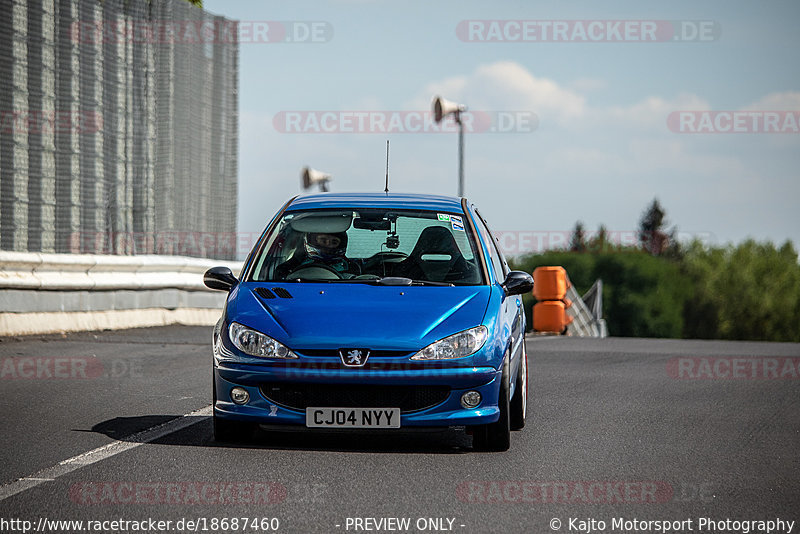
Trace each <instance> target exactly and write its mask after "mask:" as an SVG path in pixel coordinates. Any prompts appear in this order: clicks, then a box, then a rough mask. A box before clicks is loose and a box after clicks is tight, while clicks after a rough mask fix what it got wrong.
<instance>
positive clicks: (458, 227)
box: [450, 220, 464, 232]
mask: <svg viewBox="0 0 800 534" xmlns="http://www.w3.org/2000/svg"><path fill="white" fill-rule="evenodd" d="M450 224H451V225H452V226H453V230H460V231H462V232H463V231H464V224H463V223H457V222H456V221H453V220H451V221H450Z"/></svg>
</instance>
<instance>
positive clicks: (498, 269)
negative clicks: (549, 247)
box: [473, 206, 525, 384]
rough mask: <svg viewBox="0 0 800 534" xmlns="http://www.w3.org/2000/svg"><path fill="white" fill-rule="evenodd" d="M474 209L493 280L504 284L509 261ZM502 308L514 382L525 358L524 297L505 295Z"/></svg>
mask: <svg viewBox="0 0 800 534" xmlns="http://www.w3.org/2000/svg"><path fill="white" fill-rule="evenodd" d="M473 211H474V212H475V215H476V216H477V218H478V225H477V226H478V231H479V232H480V233H481V236H482V237H483V241H484V243H486V248H487V249H488V253H489V260H490V262H491V264H492V271H493V272H492V277H493V280H492V282H493V283H495V284H502V283H503V282H504V281H505V279H506V275H507V274H508V272H509V270H510V269H509V267H508V262H507V261H506V259H505V257H504V256H503V253H502V252H501V251H500V248H499V247H498V242H497V239H495V237H494V235H493V234H492V232H491V230H490V229H489V225H488V224H487V223H486V220H485V219H484V218H483V216H482V215H481V214H480V212H479V211H478V210H477V209H476V208H475V207H474V206H473ZM501 306H502V309H501V310H500V317H501V324H502V328H503V330H504V331H507V332H509V333H510V338H509V343H508V345H509V346H510V347H511V362H510V364H511V367H510V369H511V373H510V376H509V378H510V379H511V380H512V384H513V383H514V381H513V378H514V377H516V374H517V372H519V365H520V363H521V362H522V360H523V358H522V357H521V356H522V351H523V343H522V341H523V340H522V338H523V336H524V335H525V326H524V325H525V317H524V315H523V310H522V297H521V296H520V295H513V296H510V297H505V298H504V299H503V301H502V304H501Z"/></svg>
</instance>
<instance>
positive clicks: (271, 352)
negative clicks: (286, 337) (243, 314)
mask: <svg viewBox="0 0 800 534" xmlns="http://www.w3.org/2000/svg"><path fill="white" fill-rule="evenodd" d="M228 336H229V337H230V339H231V342H232V343H233V344H234V346H236V348H237V349H239V350H240V351H242V352H244V353H245V354H249V355H250V356H259V357H262V358H297V354H295V353H294V352H292V351H291V350H289V348H288V347H287V346H286V345H283V344H282V343H279V342H277V341H275V340H274V339H272V338H271V337H269V336H267V335H264V334H262V333H261V332H258V331H256V330H253V329H252V328H247V327H246V326H244V325H240V324H239V323H231V325H230V326H229V327H228Z"/></svg>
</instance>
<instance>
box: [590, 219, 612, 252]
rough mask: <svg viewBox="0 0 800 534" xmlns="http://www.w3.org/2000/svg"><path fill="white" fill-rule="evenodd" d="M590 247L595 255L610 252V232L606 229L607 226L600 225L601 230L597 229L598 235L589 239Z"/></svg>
mask: <svg viewBox="0 0 800 534" xmlns="http://www.w3.org/2000/svg"><path fill="white" fill-rule="evenodd" d="M588 247H589V250H591V251H592V252H594V253H598V252H608V251H609V249H610V246H609V243H608V230H607V229H606V225H604V224H601V225H600V228H598V229H597V234H595V235H594V236H593V237H592V238H591V239H589V244H588Z"/></svg>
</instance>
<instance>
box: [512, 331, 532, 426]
mask: <svg viewBox="0 0 800 534" xmlns="http://www.w3.org/2000/svg"><path fill="white" fill-rule="evenodd" d="M527 414H528V349H527V347H526V346H525V341H524V339H523V341H522V363H520V369H519V372H518V373H517V385H516V386H515V388H514V398H513V399H511V430H522V429H523V428H525V416H526V415H527Z"/></svg>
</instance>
